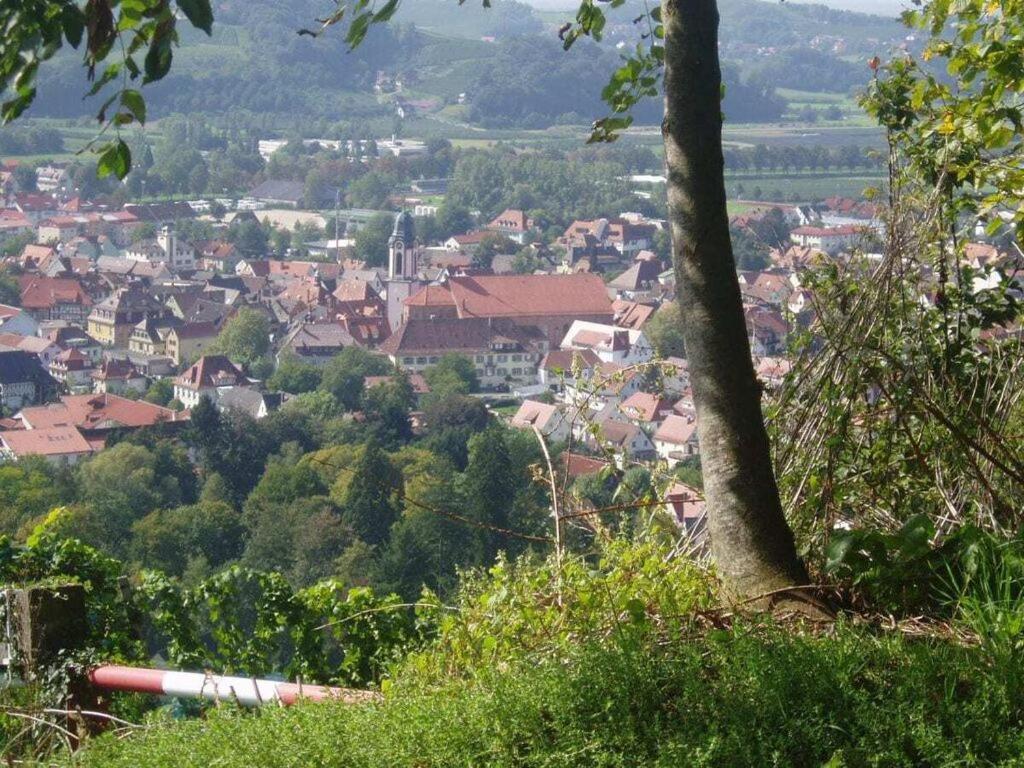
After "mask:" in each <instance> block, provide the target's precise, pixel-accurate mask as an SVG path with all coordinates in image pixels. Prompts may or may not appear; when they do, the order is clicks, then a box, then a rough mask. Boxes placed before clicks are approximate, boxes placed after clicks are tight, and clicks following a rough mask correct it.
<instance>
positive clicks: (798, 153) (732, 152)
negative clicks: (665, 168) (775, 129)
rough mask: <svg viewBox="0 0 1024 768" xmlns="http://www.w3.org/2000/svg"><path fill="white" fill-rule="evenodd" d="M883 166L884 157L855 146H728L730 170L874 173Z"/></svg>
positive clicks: (726, 156) (726, 162)
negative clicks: (860, 171) (873, 171)
mask: <svg viewBox="0 0 1024 768" xmlns="http://www.w3.org/2000/svg"><path fill="white" fill-rule="evenodd" d="M883 165H884V158H882V157H881V156H879V155H877V154H875V153H872V152H871V151H870V150H869V148H867V147H861V146H858V145H856V144H846V145H843V146H839V147H824V146H821V145H820V144H818V145H814V146H807V145H802V144H796V145H792V146H777V145H776V146H771V145H767V144H758V145H757V146H755V147H726V149H725V168H726V170H727V171H732V172H737V171H745V172H750V171H756V172H760V171H827V170H830V169H846V170H851V171H852V170H857V169H865V170H868V169H870V170H874V169H878V168H881V167H882V166H883Z"/></svg>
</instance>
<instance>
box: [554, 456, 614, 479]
mask: <svg viewBox="0 0 1024 768" xmlns="http://www.w3.org/2000/svg"><path fill="white" fill-rule="evenodd" d="M559 463H560V464H561V465H562V466H561V470H560V471H561V472H565V473H567V474H568V476H569V477H570V478H577V477H580V476H582V475H593V474H596V473H598V472H600V471H601V470H602V469H604V468H605V467H607V466H608V464H609V462H607V461H604V460H603V459H595V458H593V457H592V456H584V455H583V454H581V453H572V452H571V451H565V452H564V453H563V454H562V455H561V456H560V457H559Z"/></svg>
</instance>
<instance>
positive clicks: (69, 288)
mask: <svg viewBox="0 0 1024 768" xmlns="http://www.w3.org/2000/svg"><path fill="white" fill-rule="evenodd" d="M57 304H79V305H81V306H83V307H89V306H92V299H90V298H89V294H87V293H86V292H85V290H84V289H83V288H82V285H81V283H79V282H78V281H77V280H74V279H72V278H64V277H39V276H29V275H24V276H22V286H21V306H23V307H25V308H26V309H49V308H51V307H54V306H56V305H57Z"/></svg>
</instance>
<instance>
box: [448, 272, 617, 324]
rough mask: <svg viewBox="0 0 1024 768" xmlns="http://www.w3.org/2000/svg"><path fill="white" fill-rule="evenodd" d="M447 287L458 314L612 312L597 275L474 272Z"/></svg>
mask: <svg viewBox="0 0 1024 768" xmlns="http://www.w3.org/2000/svg"><path fill="white" fill-rule="evenodd" d="M448 289H449V291H450V292H451V297H452V299H453V300H454V302H455V306H456V309H457V311H458V313H459V317H512V318H515V317H536V316H538V315H539V316H561V317H566V316H570V317H577V316H580V315H602V314H604V315H608V316H609V317H611V314H612V302H611V299H610V298H608V291H607V289H606V288H605V285H604V281H603V280H601V278H600V277H598V276H597V275H590V274H575V275H477V276H473V277H468V276H467V277H453V278H451V279H449V280H448Z"/></svg>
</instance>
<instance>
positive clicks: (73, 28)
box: [60, 3, 85, 48]
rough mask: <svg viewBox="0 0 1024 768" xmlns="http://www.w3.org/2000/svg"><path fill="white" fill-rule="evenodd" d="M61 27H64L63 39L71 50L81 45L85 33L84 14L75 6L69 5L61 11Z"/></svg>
mask: <svg viewBox="0 0 1024 768" xmlns="http://www.w3.org/2000/svg"><path fill="white" fill-rule="evenodd" d="M60 21H61V25H62V26H63V27H64V37H66V38H67V41H68V43H69V44H70V45H71V47H72V48H77V47H78V46H79V45H81V44H82V35H83V33H84V32H85V14H84V13H82V9H81V8H79V7H78V6H77V5H73V4H71V3H69V4H67V5H65V6H64V7H63V8H62V9H61V14H60Z"/></svg>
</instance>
